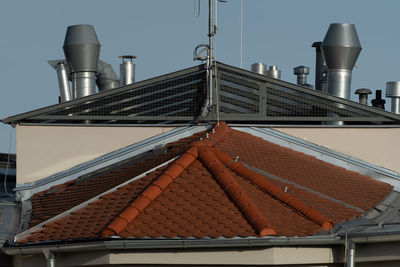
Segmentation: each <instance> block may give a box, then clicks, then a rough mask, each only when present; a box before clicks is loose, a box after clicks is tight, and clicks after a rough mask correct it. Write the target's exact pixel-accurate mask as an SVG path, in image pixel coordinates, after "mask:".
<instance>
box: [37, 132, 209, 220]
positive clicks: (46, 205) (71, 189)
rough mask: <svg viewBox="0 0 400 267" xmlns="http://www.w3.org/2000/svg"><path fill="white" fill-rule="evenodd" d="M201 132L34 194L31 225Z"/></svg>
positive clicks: (172, 153)
mask: <svg viewBox="0 0 400 267" xmlns="http://www.w3.org/2000/svg"><path fill="white" fill-rule="evenodd" d="M202 135H204V132H199V133H196V134H194V135H193V136H190V137H187V138H183V139H180V140H178V141H176V142H172V143H169V144H166V146H165V149H166V151H167V152H166V153H165V154H161V155H157V156H152V157H151V158H145V159H142V160H139V161H138V162H135V163H133V164H128V165H126V166H123V167H120V168H119V169H115V170H110V171H109V172H105V173H104V174H101V175H98V176H97V177H95V179H87V180H83V181H79V180H73V181H69V182H67V183H64V184H61V185H57V186H54V187H52V188H50V189H48V190H46V191H43V192H40V193H37V194H35V195H34V196H33V197H32V215H31V220H30V223H29V226H30V227H32V226H34V225H37V224H39V223H41V222H43V221H46V220H47V219H50V218H52V217H54V216H56V215H58V214H60V213H62V212H64V211H66V210H68V209H70V208H72V207H74V206H77V205H79V204H80V203H82V202H84V201H87V200H89V199H91V198H93V197H95V196H97V195H99V194H101V193H103V192H105V191H107V190H109V189H111V188H113V187H115V186H118V185H119V184H121V183H123V182H125V181H127V180H129V179H132V178H133V177H135V176H138V175H140V174H142V173H144V172H146V171H148V170H150V169H152V168H155V167H157V166H158V165H160V164H162V163H163V162H166V161H168V160H170V159H172V158H174V157H176V156H178V155H180V154H181V153H183V152H184V151H185V150H186V149H187V148H188V146H189V145H190V144H191V143H192V142H193V141H194V140H198V139H199V137H200V136H202Z"/></svg>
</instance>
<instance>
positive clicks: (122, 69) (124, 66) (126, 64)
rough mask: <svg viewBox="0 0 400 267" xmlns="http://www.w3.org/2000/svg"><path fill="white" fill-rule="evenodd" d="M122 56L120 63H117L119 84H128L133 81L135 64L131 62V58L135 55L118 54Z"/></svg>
mask: <svg viewBox="0 0 400 267" xmlns="http://www.w3.org/2000/svg"><path fill="white" fill-rule="evenodd" d="M119 58H122V63H121V64H119V73H120V76H121V80H120V85H121V86H124V85H128V84H132V83H135V64H133V59H135V58H136V57H135V56H131V55H126V56H120V57H119Z"/></svg>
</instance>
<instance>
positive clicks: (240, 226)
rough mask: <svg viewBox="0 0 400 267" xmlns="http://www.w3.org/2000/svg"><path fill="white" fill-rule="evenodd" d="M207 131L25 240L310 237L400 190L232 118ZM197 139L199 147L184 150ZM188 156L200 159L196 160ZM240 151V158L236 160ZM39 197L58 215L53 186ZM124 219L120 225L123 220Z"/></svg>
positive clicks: (137, 166)
mask: <svg viewBox="0 0 400 267" xmlns="http://www.w3.org/2000/svg"><path fill="white" fill-rule="evenodd" d="M198 138H199V136H195V137H192V138H191V139H190V138H189V139H186V140H190V141H187V142H186V143H185V145H182V146H180V145H179V144H180V142H179V141H178V142H176V143H175V145H172V147H175V148H174V149H176V147H178V148H179V149H178V150H179V151H180V154H182V153H183V156H181V157H180V158H179V159H177V160H175V161H174V162H172V163H171V164H170V165H169V166H166V167H163V168H159V169H157V170H156V171H153V172H151V173H149V174H148V175H146V176H145V177H143V178H141V179H138V180H134V181H132V182H130V183H129V184H127V185H125V186H122V187H120V188H118V189H116V190H115V191H113V192H111V193H108V194H106V195H103V196H101V198H100V199H98V200H96V201H94V202H92V203H90V204H89V205H87V206H86V207H84V208H82V209H80V210H78V211H75V212H73V213H71V214H69V215H68V214H67V215H66V216H65V217H63V218H61V219H59V220H56V221H53V222H50V223H47V224H45V225H44V227H42V228H40V229H38V230H36V231H33V232H32V233H30V234H28V235H27V236H23V237H21V238H19V239H18V240H17V242H19V243H25V242H39V241H50V240H53V241H55V240H69V239H96V238H104V237H102V234H103V235H105V236H108V235H110V234H112V235H119V236H120V237H122V238H132V237H133V238H145V237H152V238H156V237H166V238H174V237H195V238H204V237H213V238H217V237H235V236H241V237H249V236H259V235H264V234H272V233H273V232H272V231H274V233H273V234H275V235H278V236H308V235H314V234H316V233H318V232H319V231H321V230H323V227H325V228H330V227H332V223H337V222H342V221H345V220H350V219H352V218H354V217H356V216H359V215H360V214H361V213H362V212H361V211H360V209H362V210H365V211H366V210H368V209H371V208H372V207H374V206H375V205H376V204H377V203H378V202H379V201H381V200H382V199H383V198H384V197H385V196H387V195H388V194H389V193H390V192H391V191H392V190H393V188H392V187H391V186H390V185H387V184H385V183H381V182H378V181H375V180H373V179H371V178H369V177H367V176H363V175H360V174H358V173H355V172H351V171H348V170H345V169H342V168H339V167H336V166H333V165H331V164H328V163H325V162H322V161H320V160H317V159H316V158H314V157H310V156H308V155H305V154H302V153H299V152H296V151H293V150H290V149H287V148H283V147H280V146H278V145H275V144H273V143H270V142H267V141H264V140H262V139H261V138H258V137H254V136H252V135H249V134H247V133H244V132H240V131H237V130H232V129H231V128H229V127H228V126H227V125H226V124H224V123H220V125H219V126H218V127H216V128H215V129H214V130H213V131H211V132H210V133H209V134H208V138H207V137H205V138H203V140H202V141H196V142H193V141H194V140H197V139H198ZM189 145H191V148H190V149H189V150H188V151H187V152H186V153H184V151H185V150H187V148H188V147H189ZM183 147H185V148H184V149H183ZM195 147H197V149H198V151H199V154H200V157H198V158H196V157H197V152H195V151H194V150H195ZM210 147H212V148H211V149H210ZM175 155H176V154H175ZM190 155H191V156H190ZM186 157H190V158H191V159H190V160H189V161H187V160H186V159H185V158H186ZM237 157H238V162H235V161H233V160H232V159H236V158H237ZM159 160H160V159H159ZM164 160H165V161H166V159H165V158H164ZM160 161H161V160H160ZM240 162H243V163H245V164H246V165H249V166H253V167H255V168H257V169H258V170H262V171H265V172H267V173H271V174H273V175H274V176H278V177H280V178H281V179H280V180H277V179H276V178H273V177H268V175H263V174H262V173H261V172H257V171H254V170H251V169H250V168H249V167H247V166H245V165H242V164H241V163H240ZM141 164H143V161H142V162H138V163H136V164H134V165H132V166H129V167H130V168H131V169H124V168H125V167H123V168H121V170H123V171H120V170H115V171H112V172H110V173H108V174H104V175H105V176H102V175H100V176H99V177H98V178H96V179H92V180H93V181H96V180H97V179H99V180H100V181H101V180H102V179H105V178H104V177H107V179H109V177H113V179H116V178H115V177H119V175H121V176H124V175H126V177H128V176H130V177H132V175H133V174H135V175H137V174H136V172H135V170H137V169H140V168H141V167H140V165H141ZM146 164H147V163H146ZM111 174H112V175H111ZM110 179H111V178H110ZM124 179H126V178H124ZM121 180H123V179H122V178H121ZM285 181H287V182H285ZM73 186H77V185H76V184H73V183H69V184H67V185H63V186H58V187H57V188H53V189H54V190H55V191H57V192H60V193H58V194H61V195H62V194H63V190H65V191H68V189H69V188H71V187H73ZM66 188H68V189H66ZM74 188H75V187H74ZM285 188H287V192H284V191H285ZM81 189H82V190H79V189H78V188H76V189H74V190H75V191H73V190H72V191H69V192H74V194H78V193H79V194H80V193H82V192H86V191H85V190H86V187H85V186H83V187H81ZM57 192H47V195H48V196H51V197H45V198H44V200H45V201H47V202H46V203H51V199H53V200H54V199H57ZM44 195H45V196H47V195H46V194H44ZM35 197H36V201H37V202H36V205H34V207H33V209H34V213H35V212H36V213H38V214H46V213H48V212H50V214H54V212H55V210H56V208H49V209H48V210H46V207H45V206H46V205H45V204H43V203H45V201H44V202H43V203H42V204H40V205H37V203H39V201H41V200H43V199H42V198H43V195H42V196H40V194H38V196H35ZM334 200H335V201H334ZM344 203H347V204H350V205H347V204H344ZM34 204H35V203H34ZM351 205H353V206H354V207H355V208H354V207H353V208H352V206H351ZM57 210H62V207H61V208H60V207H57ZM114 222H118V223H117V224H118V225H117V226H118V227H116V228H115V227H114V226H113V223H114ZM121 222H122V224H121ZM264 230H265V232H264Z"/></svg>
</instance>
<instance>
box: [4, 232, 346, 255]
mask: <svg viewBox="0 0 400 267" xmlns="http://www.w3.org/2000/svg"><path fill="white" fill-rule="evenodd" d="M343 242H344V241H343V239H342V238H340V237H338V236H331V235H328V236H313V237H267V238H232V239H230V238H217V239H211V238H210V239H151V240H149V239H140V240H109V241H102V242H96V243H79V244H62V245H60V244H54V245H46V244H42V245H41V244H38V245H34V246H29V245H28V246H19V247H3V248H2V250H3V251H4V253H6V254H7V255H26V254H42V253H43V250H44V249H46V250H49V251H51V252H53V253H58V252H77V251H94V250H121V249H132V250H140V249H186V248H235V247H237V248H245V247H274V246H315V245H341V244H343Z"/></svg>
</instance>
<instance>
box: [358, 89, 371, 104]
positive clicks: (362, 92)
mask: <svg viewBox="0 0 400 267" xmlns="http://www.w3.org/2000/svg"><path fill="white" fill-rule="evenodd" d="M355 94H356V95H358V99H359V103H360V104H363V105H367V104H368V95H370V94H372V91H371V90H369V89H367V88H360V89H357V90H356V92H355Z"/></svg>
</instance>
